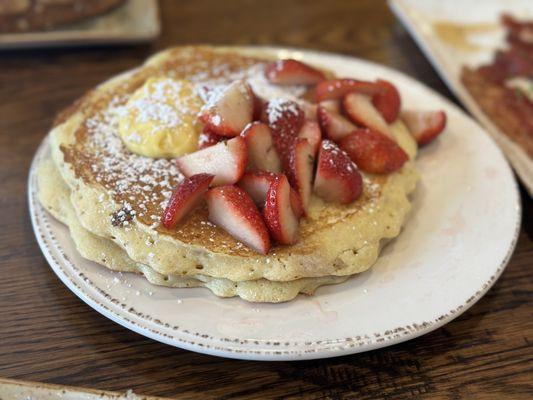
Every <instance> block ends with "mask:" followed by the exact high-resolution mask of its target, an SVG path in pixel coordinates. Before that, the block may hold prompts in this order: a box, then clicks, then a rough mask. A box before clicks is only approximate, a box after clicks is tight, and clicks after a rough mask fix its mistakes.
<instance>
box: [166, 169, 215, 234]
mask: <svg viewBox="0 0 533 400" xmlns="http://www.w3.org/2000/svg"><path fill="white" fill-rule="evenodd" d="M213 178H214V176H213V175H209V174H197V175H193V176H191V177H190V178H185V179H184V180H183V181H181V182H180V183H179V184H178V185H177V186H176V188H175V189H174V191H173V192H172V196H170V199H169V201H168V204H167V207H166V208H165V211H164V212H163V217H162V219H161V222H162V223H163V225H164V226H165V228H167V229H172V228H174V227H175V226H176V225H177V224H178V222H180V221H181V219H182V218H183V217H184V216H185V215H187V214H188V213H189V212H190V211H191V210H192V209H193V208H195V207H196V206H197V205H198V204H200V202H201V200H202V199H203V196H204V193H205V192H206V191H207V189H208V188H209V184H210V183H211V181H212V180H213Z"/></svg>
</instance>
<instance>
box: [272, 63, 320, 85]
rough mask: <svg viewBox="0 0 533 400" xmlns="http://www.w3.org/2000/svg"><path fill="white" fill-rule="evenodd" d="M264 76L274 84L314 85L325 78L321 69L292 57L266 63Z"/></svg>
mask: <svg viewBox="0 0 533 400" xmlns="http://www.w3.org/2000/svg"><path fill="white" fill-rule="evenodd" d="M265 76H266V78H267V79H268V80H269V81H270V82H272V83H274V84H276V85H315V84H317V83H318V82H321V81H323V80H324V79H326V77H325V75H324V73H323V72H322V71H319V70H318V69H316V68H313V67H311V66H309V65H307V64H304V63H303V62H301V61H297V60H293V59H286V60H278V61H274V62H272V63H270V64H268V65H267V66H266V67H265Z"/></svg>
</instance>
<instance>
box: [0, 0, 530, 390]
mask: <svg viewBox="0 0 533 400" xmlns="http://www.w3.org/2000/svg"><path fill="white" fill-rule="evenodd" d="M161 7H162V11H161V15H162V20H163V34H162V36H161V37H160V38H159V39H158V40H157V41H156V42H155V43H154V44H152V45H149V46H148V45H145V46H137V47H133V46H132V47H119V48H103V47H98V48H85V49H54V50H40V51H11V52H6V53H1V54H0V182H2V185H1V186H0V205H1V210H2V217H1V218H0V226H1V228H2V229H0V376H3V377H8V378H18V379H27V380H34V381H42V382H50V383H60V384H68V385H76V386H86V387H92V388H99V389H105V390H115V391H124V390H126V389H128V388H132V389H134V390H135V391H136V392H140V393H144V394H148V395H159V396H169V397H171V396H178V395H181V396H183V397H186V398H191V399H206V398H208V399H214V398H223V399H230V398H245V399H259V398H294V399H297V398H312V399H313V398H316V399H341V398H347V399H350V398H353V399H355V398H357V399H407V398H423V399H474V398H475V399H530V398H533V346H532V342H533V318H532V309H533V308H532V306H533V296H532V293H533V275H532V271H531V267H532V266H533V242H532V235H533V207H532V202H531V199H529V198H528V197H527V195H526V194H525V192H524V190H522V201H523V206H524V220H523V225H522V230H521V233H520V238H519V241H518V245H517V248H516V251H515V254H514V255H513V257H512V259H511V261H510V263H509V266H508V267H507V269H506V271H505V272H504V273H503V275H502V277H501V279H500V280H499V281H498V282H497V283H496V284H495V286H494V287H493V288H492V289H491V290H490V291H489V293H488V294H487V295H486V296H485V297H483V298H482V299H481V300H480V301H479V302H478V303H477V304H476V305H475V306H474V307H472V308H471V309H470V310H469V311H468V312H466V313H465V314H464V315H462V316H461V317H459V318H458V319H457V320H455V321H453V322H451V323H450V324H448V325H446V326H445V327H443V328H441V329H438V330H437V331H435V332H433V333H431V334H428V335H426V336H424V337H421V338H419V339H416V340H413V341H410V342H407V343H403V344H399V345H396V346H393V347H390V348H386V349H382V350H377V351H372V352H369V353H364V354H359V355H353V356H346V357H340V358H336V359H330V360H317V361H305V362H303V361H302V362H292V363H290V362H278V363H266V362H265V363H259V362H248V361H233V360H225V359H221V358H216V357H211V356H206V355H200V354H195V353H191V352H187V351H182V350H179V349H175V348H171V347H168V346H164V345H162V344H159V343H156V342H154V341H151V340H149V339H145V338H143V337H141V336H140V335H137V334H135V333H132V332H130V331H128V330H126V329H124V328H122V327H120V326H119V325H117V324H115V323H113V322H111V321H110V320H108V319H106V318H104V317H103V316H101V315H99V314H98V313H96V312H94V311H93V310H92V309H91V308H90V307H89V306H87V305H85V304H84V303H82V302H81V301H80V300H79V299H78V298H76V297H75V296H74V294H72V293H71V292H70V291H69V290H67V289H66V287H65V286H63V284H61V282H60V281H59V280H58V278H57V277H56V276H55V275H54V274H53V272H52V271H51V269H50V268H49V267H48V266H47V264H46V262H45V260H44V259H43V257H42V255H41V252H40V251H39V248H38V246H37V243H36V241H35V239H34V236H33V232H32V229H31V226H30V219H29V215H28V209H27V202H26V178H27V172H28V168H29V165H30V161H31V158H32V156H33V153H34V152H35V150H36V148H37V146H38V144H39V142H40V141H41V140H42V138H43V137H44V136H45V134H46V133H47V130H48V128H49V127H50V124H51V122H52V120H53V118H54V116H55V114H56V113H57V112H58V111H59V110H61V109H62V108H64V107H65V106H67V105H68V104H69V103H71V102H72V101H73V100H75V99H76V98H77V97H79V96H80V95H82V94H83V93H84V92H85V91H86V90H88V89H90V88H91V87H92V86H93V85H95V84H97V83H98V82H100V81H102V80H104V79H106V78H109V77H111V76H113V75H115V74H117V73H119V72H121V71H123V70H125V69H127V68H131V67H133V66H135V65H137V64H139V63H141V62H142V61H143V60H144V59H145V58H146V57H147V56H149V55H150V54H152V53H153V52H155V51H157V50H159V49H162V48H165V47H168V46H170V45H176V44H185V43H214V44H276V45H286V46H294V47H302V48H311V49H318V50H325V51H331V52H336V53H342V54H349V55H354V56H358V57H363V58H367V59H370V60H372V61H377V62H380V63H383V64H385V65H389V66H392V67H394V68H397V69H399V70H401V71H403V72H406V73H407V74H409V75H411V76H414V77H416V78H417V79H419V80H421V81H422V82H424V83H426V84H427V85H429V86H431V87H433V88H434V89H435V90H437V91H439V92H440V93H442V94H443V95H445V96H447V97H449V98H451V99H452V100H453V101H455V99H454V98H453V97H452V95H451V94H450V92H449V91H448V90H447V89H446V87H445V86H444V84H443V83H442V81H441V80H440V79H439V78H438V76H437V75H436V73H435V72H434V70H433V69H432V68H431V66H430V65H429V63H428V62H427V61H426V60H425V58H424V57H423V55H422V54H421V53H420V51H419V50H418V48H417V47H416V45H415V44H414V43H413V41H412V40H411V39H410V38H409V36H408V34H407V33H406V32H405V31H404V30H403V29H402V27H401V26H400V25H399V23H398V22H396V21H395V20H394V18H393V16H392V15H391V13H390V12H389V11H388V9H387V7H386V4H385V2H383V1H374V0H360V1H348V0H347V1H340V0H329V1H314V2H313V1H290V2H289V1H286V0H284V1H280V0H274V1H268V2H257V1H251V0H250V1H246V0H242V1H237V0H232V1H224V2H222V1H216V0H191V1H185V0H182V1H179V2H178V1H174V0H167V1H162V2H161ZM494 212H497V210H494ZM487 218H490V216H487ZM480 249H482V244H480Z"/></svg>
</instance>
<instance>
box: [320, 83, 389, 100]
mask: <svg viewBox="0 0 533 400" xmlns="http://www.w3.org/2000/svg"><path fill="white" fill-rule="evenodd" d="M382 90H383V88H382V87H381V86H379V85H378V84H376V83H375V82H368V81H360V80H357V79H331V80H328V81H322V82H320V83H319V84H318V85H316V88H315V100H316V102H317V103H319V102H321V101H324V100H335V99H337V100H340V99H342V98H343V97H344V96H346V95H347V94H348V93H351V92H357V93H361V94H366V95H367V96H374V95H375V94H377V93H379V92H381V91H382Z"/></svg>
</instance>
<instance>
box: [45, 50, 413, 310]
mask: <svg viewBox="0 0 533 400" xmlns="http://www.w3.org/2000/svg"><path fill="white" fill-rule="evenodd" d="M266 62H268V61H267V60H265V59H262V58H261V54H259V53H254V54H252V53H246V54H245V53H243V52H236V51H235V50H231V49H223V48H218V49H217V48H210V47H182V48H175V49H171V50H168V51H165V52H163V53H159V54H157V55H155V56H153V57H152V58H150V59H149V60H148V61H147V62H146V63H145V64H144V65H143V66H142V67H140V68H138V69H136V70H133V71H130V72H128V73H126V74H123V75H120V76H118V77H116V78H114V79H112V80H110V81H108V82H105V83H104V84H102V85H101V86H99V87H97V88H96V89H94V90H93V91H91V92H89V93H88V94H86V95H85V96H84V97H83V98H82V99H80V100H78V101H77V102H76V103H75V104H73V105H72V106H71V107H70V108H69V109H68V110H66V111H65V112H63V113H62V114H61V115H60V116H59V117H58V119H57V120H56V124H55V127H54V129H53V130H52V132H51V133H50V140H49V143H50V157H49V158H48V159H46V160H44V161H43V162H42V163H41V165H40V170H39V197H40V200H41V203H42V204H43V205H44V207H45V208H46V209H47V210H49V212H50V213H51V214H52V215H54V216H55V217H56V218H57V219H59V220H60V221H61V222H63V223H65V224H66V225H68V227H69V228H70V233H71V237H72V239H73V241H74V242H75V244H76V246H77V249H78V250H79V252H80V253H81V255H82V256H83V257H85V258H87V259H89V260H92V261H95V262H97V263H99V264H101V265H103V266H105V267H107V268H110V269H112V270H116V271H127V272H134V273H139V274H143V275H144V276H145V277H146V278H147V279H148V280H149V281H150V282H151V283H153V284H155V285H164V286H172V287H197V286H203V287H207V288H209V289H210V290H211V291H212V292H213V293H214V294H216V295H217V296H221V297H231V296H239V297H241V298H243V299H245V300H248V301H254V302H282V301H287V300H291V299H293V298H294V297H295V296H296V295H297V294H298V293H306V294H312V293H313V292H314V290H315V289H316V288H317V287H319V286H321V285H325V284H334V283H340V282H343V281H345V280H346V279H347V278H348V277H350V276H351V275H354V274H357V273H360V272H362V271H365V270H366V269H368V268H369V267H370V266H371V265H372V264H373V263H374V262H375V261H376V259H377V257H378V255H379V251H380V249H381V247H382V245H383V244H384V243H385V241H386V240H387V239H391V238H393V237H395V236H397V235H398V234H399V232H400V230H401V227H402V224H403V222H404V220H405V218H406V215H407V213H408V211H409V209H410V203H409V199H408V194H409V192H411V191H412V190H413V189H414V187H415V185H416V181H417V173H416V170H415V168H414V162H413V161H409V162H407V163H406V164H405V165H404V166H403V168H402V169H401V170H400V171H398V172H396V173H393V174H390V175H386V176H377V175H369V174H365V176H364V192H363V195H362V196H361V197H360V198H359V199H358V200H357V201H356V202H354V203H352V204H349V205H337V204H333V203H325V202H323V201H322V200H321V199H319V198H318V197H316V196H313V197H312V199H311V204H310V209H309V215H308V217H307V218H305V219H303V220H302V222H301V225H300V237H299V240H298V242H297V243H296V244H295V245H291V246H273V247H272V249H271V250H270V252H269V253H268V254H267V255H261V254H257V253H256V252H254V251H253V250H251V249H249V248H247V247H246V246H244V245H243V244H242V243H239V242H237V241H236V240H235V239H234V238H233V237H231V236H230V235H229V234H228V233H227V232H225V231H224V230H222V229H220V228H219V227H217V226H215V225H213V224H211V223H210V222H208V218H207V207H206V206H205V205H204V206H200V207H199V208H197V209H196V210H194V211H193V212H192V213H191V214H190V215H189V216H188V217H187V218H186V219H185V220H184V221H183V222H181V223H180V224H179V225H178V226H177V227H176V228H175V229H173V230H167V229H166V228H164V227H163V226H162V225H161V223H160V219H161V214H162V211H163V210H164V208H165V206H166V203H167V201H168V199H169V197H170V194H171V192H172V189H173V188H174V187H175V185H176V184H177V183H178V182H179V181H180V180H181V179H183V176H182V175H181V174H180V172H179V170H178V169H177V167H176V164H175V161H174V160H172V159H170V160H168V159H151V158H147V157H142V156H139V155H136V154H133V153H131V152H130V151H129V150H127V148H126V147H125V145H124V144H123V142H122V140H121V138H120V136H119V134H118V120H119V118H120V115H121V112H122V111H123V109H124V105H125V103H126V102H127V101H128V98H129V97H130V96H131V94H132V93H133V92H134V91H135V90H136V89H138V88H139V87H141V86H142V85H143V83H144V82H145V81H146V80H147V79H148V78H150V77H161V76H164V77H169V78H172V79H187V80H188V81H190V82H192V83H194V84H196V85H200V86H203V87H206V88H209V87H216V86H219V87H220V86H221V85H224V84H228V83H230V82H232V81H234V80H236V79H246V80H247V81H248V82H249V83H250V84H251V86H252V88H253V89H254V92H255V93H256V94H258V95H259V96H261V97H263V98H266V99H269V98H272V97H273V96H281V97H287V98H292V99H295V96H298V95H299V92H298V90H296V89H295V90H293V89H294V88H287V89H283V88H280V87H273V86H271V85H269V84H268V83H267V82H266V80H265V78H264V75H263V72H262V71H263V68H264V66H265V63H266ZM300 94H301V93H300ZM392 131H393V133H394V135H395V136H396V140H397V141H398V143H399V144H400V146H401V147H403V148H404V150H405V151H406V152H407V153H408V154H409V156H410V157H411V159H413V158H414V157H415V155H416V143H415V142H414V141H413V140H412V139H411V136H410V135H409V132H408V131H407V130H406V129H405V127H404V126H403V124H401V122H397V123H395V124H394V125H393V127H392Z"/></svg>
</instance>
